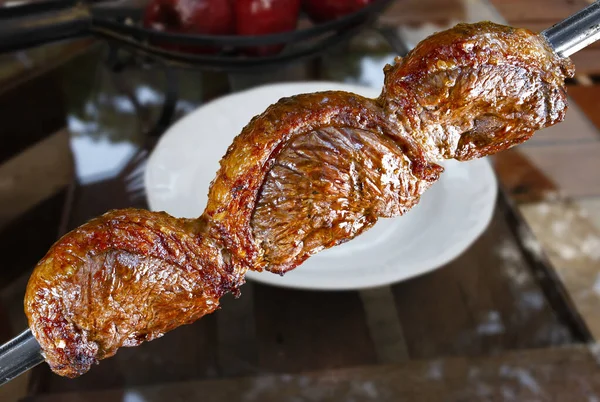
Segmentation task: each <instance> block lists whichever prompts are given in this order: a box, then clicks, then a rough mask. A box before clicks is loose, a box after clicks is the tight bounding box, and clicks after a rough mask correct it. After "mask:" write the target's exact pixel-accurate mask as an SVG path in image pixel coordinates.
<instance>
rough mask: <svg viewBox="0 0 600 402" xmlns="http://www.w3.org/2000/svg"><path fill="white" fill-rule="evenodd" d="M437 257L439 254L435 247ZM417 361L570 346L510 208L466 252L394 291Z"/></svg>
mask: <svg viewBox="0 0 600 402" xmlns="http://www.w3.org/2000/svg"><path fill="white" fill-rule="evenodd" d="M432 252H435V250H432ZM393 291H394V294H395V297H396V303H397V308H398V314H399V317H400V321H401V323H402V326H403V328H404V335H405V338H406V342H407V345H408V351H409V354H410V357H411V358H412V359H423V358H435V357H440V356H449V355H471V356H474V355H481V354H490V353H498V352H500V351H503V350H512V349H525V348H530V347H544V346H550V345H561V344H567V343H570V342H571V341H572V336H571V334H570V331H569V329H568V328H567V327H566V325H565V324H563V323H561V322H560V321H559V320H558V318H557V317H556V315H555V313H554V312H553V310H552V309H551V308H550V306H549V305H548V303H547V301H546V299H545V297H544V294H543V293H542V291H541V289H540V288H539V286H538V284H537V282H536V280H535V278H533V276H532V274H531V272H530V271H529V268H528V266H527V264H526V262H525V261H524V259H523V256H522V254H521V252H520V251H519V249H518V247H517V245H516V243H515V239H514V238H513V236H512V234H511V232H510V230H509V228H508V227H507V224H506V221H505V219H504V218H503V215H502V211H501V210H500V209H499V208H498V209H497V210H496V213H495V217H494V218H493V220H492V222H491V224H490V226H489V228H488V229H487V230H486V231H485V233H484V234H483V235H482V236H481V237H480V238H479V239H478V240H477V241H476V242H475V244H474V245H473V246H471V247H470V248H469V250H467V251H466V252H465V253H464V254H463V255H461V256H460V257H458V258H457V259H456V260H455V261H453V262H452V263H450V264H448V265H447V266H445V267H442V268H440V269H438V270H437V271H435V272H433V273H430V274H426V275H423V276H421V277H418V278H415V279H412V280H409V281H406V282H403V283H400V284H397V285H395V286H394V287H393Z"/></svg>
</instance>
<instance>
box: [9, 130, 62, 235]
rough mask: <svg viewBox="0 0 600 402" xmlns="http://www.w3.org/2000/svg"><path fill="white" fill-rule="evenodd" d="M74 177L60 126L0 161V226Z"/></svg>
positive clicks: (56, 190)
mask: <svg viewBox="0 0 600 402" xmlns="http://www.w3.org/2000/svg"><path fill="white" fill-rule="evenodd" d="M72 179H73V158H72V155H71V149H70V148H69V133H68V132H67V131H66V130H65V129H63V130H60V131H57V132H55V133H54V134H52V135H50V133H49V134H48V137H47V138H45V139H43V140H41V141H39V142H38V143H36V144H35V145H33V146H31V147H29V148H27V149H26V150H25V151H24V152H21V153H20V154H18V155H16V156H14V157H13V158H11V159H9V160H7V161H6V162H4V163H2V164H0V228H1V227H2V226H5V225H6V224H7V223H8V222H10V221H11V220H14V219H16V218H18V217H19V216H20V215H21V214H23V213H25V212H26V211H28V210H29V209H31V208H32V207H34V206H35V205H37V204H39V203H40V202H42V201H44V200H45V199H47V198H49V197H51V196H53V195H55V194H56V193H57V192H59V191H60V190H62V189H64V188H65V187H66V186H67V185H68V184H69V183H70V182H71V180H72Z"/></svg>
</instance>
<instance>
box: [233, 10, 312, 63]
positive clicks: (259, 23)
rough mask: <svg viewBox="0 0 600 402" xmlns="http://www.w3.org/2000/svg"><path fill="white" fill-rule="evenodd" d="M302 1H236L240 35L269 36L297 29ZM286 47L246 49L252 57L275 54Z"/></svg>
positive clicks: (236, 18) (236, 17)
mask: <svg viewBox="0 0 600 402" xmlns="http://www.w3.org/2000/svg"><path fill="white" fill-rule="evenodd" d="M300 2H301V0H236V1H235V20H236V31H237V33H238V35H267V34H273V33H279V32H287V31H293V30H294V29H296V24H297V22H298V15H299V14H300ZM283 46H284V45H278V44H277V45H267V46H260V47H255V48H248V49H245V52H246V53H248V54H252V55H259V56H265V55H270V54H275V53H278V52H280V51H281V49H283Z"/></svg>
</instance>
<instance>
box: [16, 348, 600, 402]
mask: <svg viewBox="0 0 600 402" xmlns="http://www.w3.org/2000/svg"><path fill="white" fill-rule="evenodd" d="M594 350H595V348H587V347H585V346H571V347H565V348H556V349H539V350H531V351H521V352H517V353H515V352H511V353H503V354H500V355H498V356H493V357H486V358H478V359H471V358H465V357H458V358H447V359H436V360H425V361H412V362H409V363H406V364H402V365H381V366H375V367H372V366H371V367H362V368H349V369H342V370H328V371H318V372H309V373H303V374H292V375H290V374H280V375H270V376H259V377H251V378H239V379H231V380H218V381H193V382H186V383H176V384H165V385H153V386H149V387H141V388H129V389H120V390H112V391H102V392H85V391H82V392H79V393H71V394H56V395H45V396H37V397H32V398H28V399H27V401H30V402H59V401H60V402H80V401H86V402H105V401H144V402H154V401H161V402H162V401H170V402H178V401H190V400H202V401H204V402H217V401H218V402H222V401H261V402H283V401H290V402H291V401H294V402H305V401H306V402H309V401H324V402H348V401H354V402H363V401H365V402H366V401H380V402H382V401H383V402H385V401H394V402H395V401H448V402H452V401H456V402H459V401H460V402H469V401H536V402H537V401H541V402H544V401H560V402H564V401H572V402H578V401H597V400H598V398H600V370H599V367H598V360H597V356H596V355H595V354H594V353H593V352H594Z"/></svg>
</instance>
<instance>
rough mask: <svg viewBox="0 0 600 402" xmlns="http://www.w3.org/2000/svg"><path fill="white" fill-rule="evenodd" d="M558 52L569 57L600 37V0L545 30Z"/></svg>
mask: <svg viewBox="0 0 600 402" xmlns="http://www.w3.org/2000/svg"><path fill="white" fill-rule="evenodd" d="M542 35H543V36H544V37H545V38H546V40H547V41H548V42H549V43H550V44H551V45H552V47H553V48H554V50H555V51H556V53H558V54H560V55H561V56H564V57H568V56H570V55H572V54H573V53H575V52H577V51H579V50H581V49H583V48H584V47H586V46H588V45H590V44H592V43H594V42H595V41H597V40H598V39H600V0H598V1H595V2H594V3H592V4H590V5H589V6H587V7H586V8H584V9H583V10H581V11H579V12H577V13H575V14H573V15H572V16H570V17H568V18H567V19H564V20H562V21H561V22H559V23H558V24H555V25H553V26H552V27H550V28H548V29H546V30H544V31H543V32H542Z"/></svg>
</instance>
